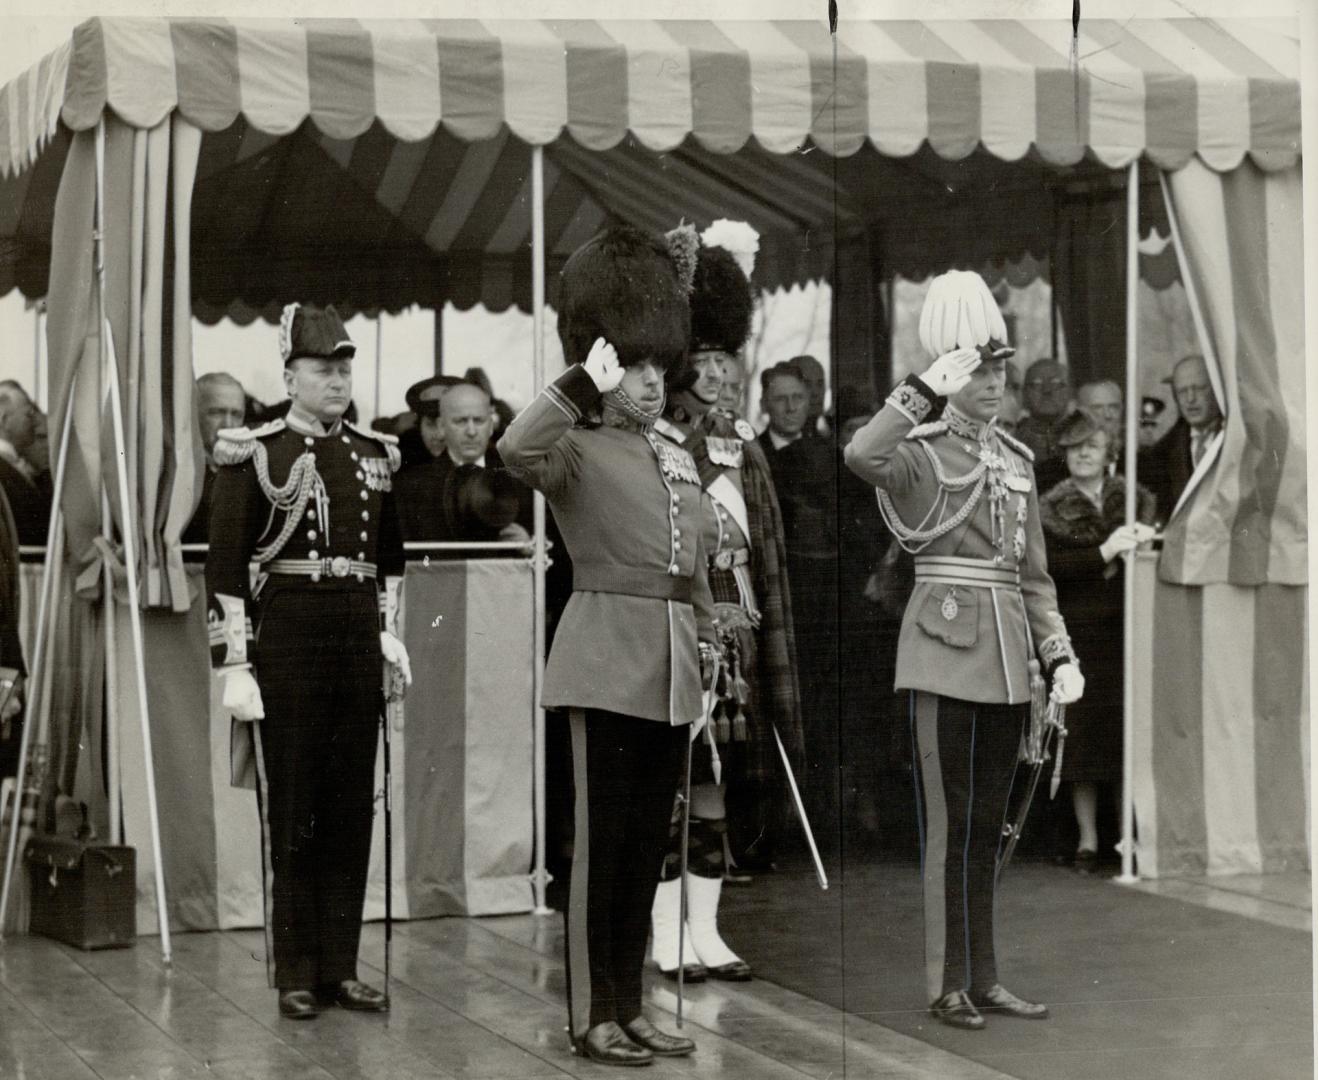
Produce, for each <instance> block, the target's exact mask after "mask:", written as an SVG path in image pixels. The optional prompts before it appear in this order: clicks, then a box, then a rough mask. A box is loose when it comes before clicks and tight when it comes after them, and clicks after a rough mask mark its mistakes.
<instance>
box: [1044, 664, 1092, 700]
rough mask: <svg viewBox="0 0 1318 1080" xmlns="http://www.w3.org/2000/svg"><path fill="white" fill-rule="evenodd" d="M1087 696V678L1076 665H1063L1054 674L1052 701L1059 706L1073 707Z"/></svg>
mask: <svg viewBox="0 0 1318 1080" xmlns="http://www.w3.org/2000/svg"><path fill="white" fill-rule="evenodd" d="M1084 695H1085V677H1084V676H1083V675H1081V674H1080V669H1079V668H1078V667H1076V666H1075V665H1074V664H1062V665H1061V666H1060V667H1059V668H1058V669H1057V670H1056V671H1054V672H1053V692H1052V699H1053V700H1054V701H1055V702H1057V704H1058V705H1073V704H1075V703H1076V702H1077V701H1079V700H1080V699H1081V698H1082V697H1084Z"/></svg>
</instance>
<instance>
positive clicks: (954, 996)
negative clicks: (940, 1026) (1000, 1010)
mask: <svg viewBox="0 0 1318 1080" xmlns="http://www.w3.org/2000/svg"><path fill="white" fill-rule="evenodd" d="M929 1015H930V1016H932V1017H933V1018H934V1019H935V1020H939V1021H941V1022H942V1023H944V1024H946V1025H947V1026H948V1027H954V1028H964V1029H965V1030H966V1031H979V1030H980V1029H981V1028H982V1027H983V1026H984V1018H983V1017H982V1016H980V1015H979V1010H978V1009H976V1008H975V1006H974V1005H973V1004H972V1003H971V1001H970V995H969V994H967V993H966V992H965V991H964V990H953V991H952V992H951V993H950V994H944V995H943V996H942V997H940V998H939V999H938V1000H937V1001H935V1002H934V1003H933V1004H932V1005H930V1006H929Z"/></svg>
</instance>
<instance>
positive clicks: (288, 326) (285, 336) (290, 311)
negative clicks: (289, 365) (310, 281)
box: [279, 301, 302, 361]
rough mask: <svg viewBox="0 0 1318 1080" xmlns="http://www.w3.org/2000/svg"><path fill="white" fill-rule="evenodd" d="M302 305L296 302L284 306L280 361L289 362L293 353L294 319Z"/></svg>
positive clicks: (280, 332) (280, 319) (281, 322)
mask: <svg viewBox="0 0 1318 1080" xmlns="http://www.w3.org/2000/svg"><path fill="white" fill-rule="evenodd" d="M301 306H302V305H301V304H299V303H297V301H294V302H293V303H291V304H285V305H284V313H283V314H282V315H280V316H279V359H281V360H284V361H287V360H288V357H289V355H290V354H291V353H292V351H293V318H294V316H295V315H297V310H298V308H300V307H301Z"/></svg>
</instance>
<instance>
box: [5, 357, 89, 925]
mask: <svg viewBox="0 0 1318 1080" xmlns="http://www.w3.org/2000/svg"><path fill="white" fill-rule="evenodd" d="M77 385H78V376H77V373H76V372H75V373H74V376H73V379H72V380H71V381H70V383H69V399H68V401H67V402H66V403H65V406H64V426H63V427H62V428H61V429H60V439H59V456H58V457H57V458H56V460H55V488H54V492H53V494H52V503H51V507H52V509H51V514H50V524H49V525H48V526H47V528H46V564H45V566H44V567H43V568H42V571H41V593H40V599H39V601H38V605H37V627H36V630H37V632H36V637H35V638H34V639H33V640H34V642H35V648H34V651H33V655H32V666H31V667H30V668H29V669H28V673H27V700H26V701H25V702H24V703H23V706H24V707H23V735H22V738H21V739H20V740H19V746H18V771H17V774H16V775H15V776H14V809H13V812H12V813H11V814H10V819H9V820H10V825H9V842H8V844H7V845H6V851H5V877H4V884H3V886H0V940H2V939H3V938H4V931H5V917H6V916H7V915H8V913H9V887H10V885H11V884H12V880H13V876H14V862H15V859H16V858H17V854H18V831H19V824H20V816H21V812H22V807H23V785H24V784H25V783H27V758H28V751H29V747H30V746H31V744H32V729H33V728H34V727H36V720H37V710H36V708H35V706H36V699H37V697H38V696H39V695H38V694H34V693H33V692H32V687H34V686H40V685H41V684H40V683H39V682H38V681H37V680H38V678H39V677H40V675H41V672H42V671H43V665H44V664H46V663H47V662H48V660H47V657H46V623H47V621H48V620H49V619H50V609H51V607H52V603H51V596H52V594H53V593H54V565H55V562H57V561H58V560H60V559H61V558H62V557H63V547H64V545H63V542H62V537H63V534H64V511H63V510H62V509H61V508H60V500H61V499H62V497H63V495H64V470H65V466H66V464H67V463H68V457H69V429H70V428H71V427H72V426H73V396H74V392H75V390H76V389H77ZM2 809H3V808H0V810H2Z"/></svg>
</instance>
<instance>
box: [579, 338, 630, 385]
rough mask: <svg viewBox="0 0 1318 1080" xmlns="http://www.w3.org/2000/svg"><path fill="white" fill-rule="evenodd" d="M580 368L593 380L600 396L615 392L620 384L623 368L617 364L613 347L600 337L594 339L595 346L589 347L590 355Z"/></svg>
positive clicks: (616, 355)
mask: <svg viewBox="0 0 1318 1080" xmlns="http://www.w3.org/2000/svg"><path fill="white" fill-rule="evenodd" d="M581 366H582V367H584V368H585V369H586V374H587V375H589V376H590V377H591V379H593V380H594V382H595V386H596V388H597V389H598V390H599V392H600V393H601V394H607V393H608V392H609V391H610V390H616V389H617V388H618V384H619V383H621V382H622V373H623V367H622V365H621V364H620V363H618V354H617V353H616V352H614V349H613V346H612V345H610V344H609V343H608V342H607V341H605V340H604V339H603V338H602V337H601V338H596V339H595V344H594V345H592V346H591V347H590V354H589V355H588V356H587V357H586V362H585V363H584V364H582V365H581Z"/></svg>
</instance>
